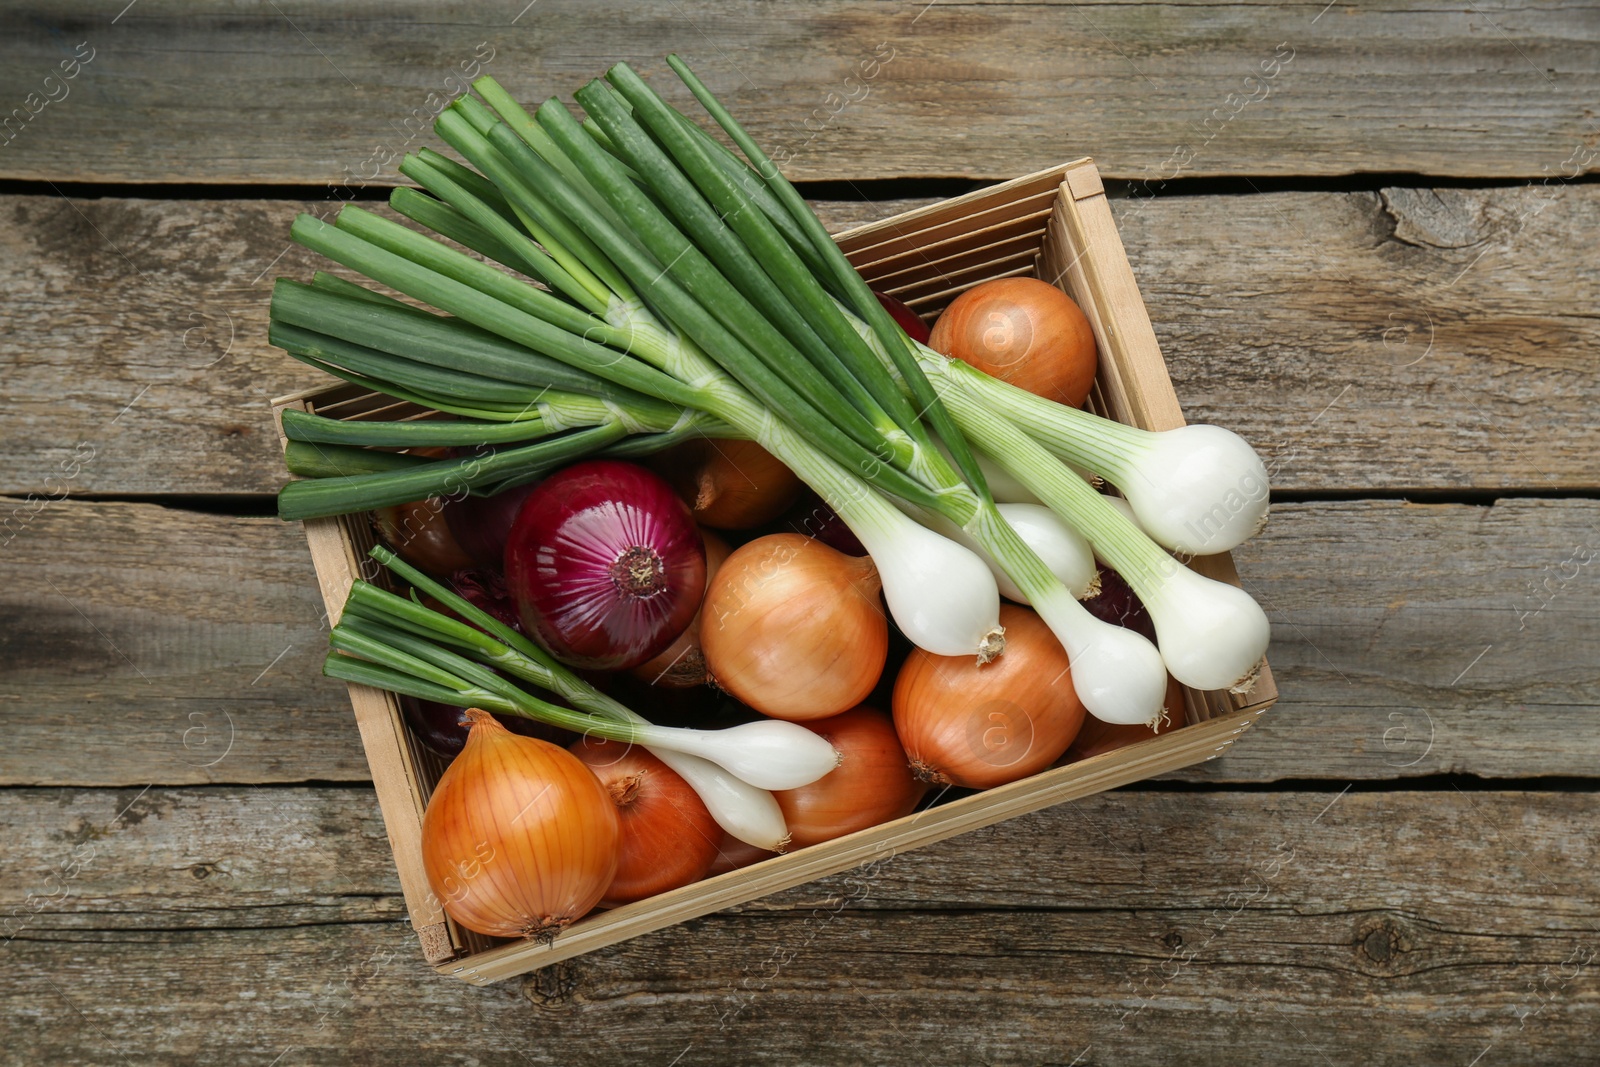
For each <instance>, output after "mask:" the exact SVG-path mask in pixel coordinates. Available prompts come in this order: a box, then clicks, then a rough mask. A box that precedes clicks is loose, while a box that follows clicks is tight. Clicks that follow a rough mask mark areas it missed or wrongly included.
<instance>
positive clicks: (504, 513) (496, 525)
mask: <svg viewBox="0 0 1600 1067" xmlns="http://www.w3.org/2000/svg"><path fill="white" fill-rule="evenodd" d="M531 492H533V486H531V485H519V486H517V487H516V488H515V489H507V490H506V491H505V492H503V493H496V494H495V495H494V496H464V497H462V498H461V499H459V500H452V501H451V502H450V506H449V507H447V508H445V509H444V518H445V522H446V523H447V524H448V525H449V527H450V532H451V533H452V534H453V535H454V536H455V539H456V544H458V545H460V546H461V550H462V551H463V552H465V553H466V554H467V555H469V556H471V557H472V561H473V562H474V563H476V564H477V565H478V566H480V567H500V566H501V565H502V564H503V563H504V562H505V556H506V539H507V538H509V537H510V536H511V524H512V523H513V522H515V521H516V519H517V513H518V512H520V511H521V510H522V503H523V501H525V500H527V499H528V494H529V493H531Z"/></svg>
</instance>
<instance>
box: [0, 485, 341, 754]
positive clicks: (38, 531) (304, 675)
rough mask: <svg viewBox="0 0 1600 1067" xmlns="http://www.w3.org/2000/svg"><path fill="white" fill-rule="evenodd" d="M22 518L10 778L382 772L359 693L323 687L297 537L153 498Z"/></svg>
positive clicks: (12, 641) (8, 646)
mask: <svg viewBox="0 0 1600 1067" xmlns="http://www.w3.org/2000/svg"><path fill="white" fill-rule="evenodd" d="M13 503H15V502H13V501H8V502H7V505H8V506H10V505H11V504H13ZM21 510H22V516H21V517H20V518H14V519H13V522H12V525H11V527H10V528H8V530H7V534H8V535H9V534H11V533H15V534H16V537H15V539H14V540H11V541H10V543H9V544H7V545H5V547H4V548H3V549H0V574H3V575H4V587H3V590H0V600H3V602H4V604H5V608H4V611H3V613H0V615H3V621H0V649H3V660H4V664H5V666H4V673H3V676H0V677H3V681H0V690H3V692H4V696H5V704H6V721H7V726H8V731H7V733H8V739H7V744H6V745H5V746H4V749H3V754H0V765H3V766H4V768H5V769H4V771H3V772H0V780H4V781H8V782H16V781H27V782H43V783H55V782H61V781H85V780H88V781H102V780H109V781H112V782H115V783H118V784H129V785H144V784H146V783H150V782H189V783H204V782H210V781H218V780H221V781H229V780H232V781H247V782H262V781H265V782H271V781H285V780H288V781H307V780H318V779H329V780H343V779H354V780H364V779H365V778H366V777H367V763H366V759H365V757H364V756H363V755H362V752H361V746H360V743H359V741H358V739H357V737H356V729H355V721H354V719H353V717H352V715H351V711H350V703H349V699H348V697H347V696H346V694H345V687H344V685H343V684H342V683H338V682H333V681H330V680H327V679H324V678H322V677H321V670H322V659H323V657H324V656H325V655H326V654H327V631H326V628H325V621H324V618H323V609H322V602H321V599H320V597H319V596H318V594H317V585H316V575H315V574H314V573H313V571H312V568H311V560H310V557H309V556H308V555H307V553H306V547H305V539H304V537H303V536H302V535H301V533H300V529H299V527H298V526H287V525H284V524H282V523H279V522H278V521H277V520H275V519H234V518H228V517H224V516H214V515H199V514H194V513H189V512H184V511H178V510H173V509H168V508H164V507H158V506H155V505H149V504H88V503H79V502H76V501H65V502H59V503H53V504H46V505H45V506H43V507H41V508H39V509H38V510H37V511H28V510H26V506H23V508H22V509H21ZM15 514H16V513H15V512H14V513H13V515H14V516H15Z"/></svg>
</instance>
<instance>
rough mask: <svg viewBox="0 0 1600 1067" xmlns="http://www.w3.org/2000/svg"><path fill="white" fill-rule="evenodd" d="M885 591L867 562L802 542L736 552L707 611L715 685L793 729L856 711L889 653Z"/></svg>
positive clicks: (783, 540)
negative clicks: (881, 597)
mask: <svg viewBox="0 0 1600 1067" xmlns="http://www.w3.org/2000/svg"><path fill="white" fill-rule="evenodd" d="M880 588H881V584H880V582H879V580H878V572H877V570H876V568H875V567H874V566H873V561H872V560H871V559H868V558H865V557H862V558H856V557H852V556H846V555H845V554H844V553H842V552H836V551H835V550H833V549H831V548H829V547H828V546H827V545H824V544H822V543H821V542H819V541H813V540H812V539H811V538H809V537H802V536H801V535H799V534H769V535H768V536H766V537H759V538H757V539H756V540H754V541H751V542H750V543H749V544H746V545H744V546H743V547H741V548H738V549H736V550H735V551H734V553H733V555H731V556H729V557H728V559H727V561H726V562H725V563H723V565H722V568H721V569H720V570H718V572H717V574H716V577H715V578H713V579H712V581H711V587H710V589H708V590H707V592H706V601H705V606H704V609H703V610H702V612H701V618H700V645H701V647H702V648H703V649H704V650H705V655H706V664H707V666H708V667H709V668H710V671H711V677H712V681H713V682H714V683H715V684H716V685H717V686H719V687H720V688H722V689H723V690H725V691H727V692H728V693H731V694H732V695H733V696H734V697H736V698H738V699H739V700H741V701H743V702H744V703H745V704H748V705H749V706H750V707H752V708H754V709H756V710H757V711H759V712H761V713H762V714H764V715H770V716H772V717H773V718H778V719H788V720H790V721H792V722H802V721H805V720H809V719H823V718H827V717H828V716H830V715H837V714H839V713H840V712H843V711H847V710H849V709H850V708H853V707H855V706H856V705H857V704H859V703H861V701H863V700H865V699H866V697H867V694H869V693H871V692H872V689H873V687H874V686H875V685H877V683H878V679H879V678H880V677H881V676H882V675H883V667H884V663H885V661H886V660H887V658H888V654H889V623H888V619H887V618H886V617H885V615H884V612H883V607H882V606H881V604H880V602H879V596H878V594H879V590H880Z"/></svg>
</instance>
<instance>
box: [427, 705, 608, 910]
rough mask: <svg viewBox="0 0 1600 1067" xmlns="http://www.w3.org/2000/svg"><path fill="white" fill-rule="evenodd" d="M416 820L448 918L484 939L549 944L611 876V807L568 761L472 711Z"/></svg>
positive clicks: (588, 776) (588, 775) (589, 775)
mask: <svg viewBox="0 0 1600 1067" xmlns="http://www.w3.org/2000/svg"><path fill="white" fill-rule="evenodd" d="M468 715H469V716H471V717H472V720H473V726H472V733H471V734H470V735H469V736H468V737H467V746H466V748H464V749H463V750H462V752H461V755H459V756H457V757H456V759H455V762H453V763H451V764H450V766H449V767H448V768H447V769H446V770H445V772H444V775H443V777H441V778H440V779H439V784H438V785H437V786H435V787H434V790H433V796H432V797H431V798H430V799H429V801H428V810H427V811H426V813H424V815H423V819H422V864H423V868H424V870H425V871H426V872H427V875H428V884H429V886H430V887H431V888H432V889H433V892H434V895H435V896H436V897H437V898H438V899H439V901H440V903H441V904H442V905H443V907H444V910H445V911H446V912H447V913H448V914H449V915H450V917H451V918H452V919H454V920H455V921H456V922H458V923H460V924H461V925H462V926H465V927H466V928H467V929H469V930H473V931H476V932H477V933H480V934H485V935H488V936H490V937H529V938H540V939H548V938H551V937H554V936H555V935H556V934H557V933H558V932H559V931H560V930H562V929H563V928H564V927H566V926H567V925H568V924H570V923H572V922H574V921H575V920H577V919H579V918H581V917H582V916H583V915H584V914H585V913H587V912H588V911H589V910H590V909H591V908H593V907H594V906H595V905H596V904H598V903H599V902H600V898H601V897H602V896H603V895H604V894H605V891H606V889H607V887H609V886H610V885H611V879H612V877H613V876H614V875H615V874H616V871H617V857H618V847H619V844H620V841H621V827H620V820H619V819H618V818H617V809H616V805H615V804H613V803H612V801H611V797H610V796H609V795H608V794H607V793H606V791H605V789H604V788H603V787H602V786H601V785H600V781H599V779H597V778H596V777H595V776H594V774H593V772H591V771H590V770H589V768H588V767H586V766H584V765H583V763H582V762H581V761H580V760H579V759H578V758H577V757H576V756H574V755H572V753H570V752H568V751H567V750H566V749H563V748H559V747H557V746H555V745H552V744H549V743H548V742H545V741H539V740H535V739H534V738H531V737H518V736H517V735H516V734H513V733H511V732H509V731H508V730H506V728H505V727H503V726H501V725H500V724H499V723H498V722H496V721H495V719H494V717H493V716H491V715H489V714H488V713H487V712H484V711H480V710H478V709H476V708H474V709H471V710H470V711H469V712H468Z"/></svg>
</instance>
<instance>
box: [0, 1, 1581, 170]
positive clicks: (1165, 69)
mask: <svg viewBox="0 0 1600 1067" xmlns="http://www.w3.org/2000/svg"><path fill="white" fill-rule="evenodd" d="M1596 30H1597V28H1596V24H1595V21H1594V19H1593V17H1592V13H1590V12H1589V11H1588V10H1586V9H1585V8H1583V7H1581V6H1576V7H1575V6H1572V5H1560V4H1555V3H1550V2H1548V0H1500V2H1497V3H1495V4H1493V5H1491V6H1488V7H1484V6H1481V5H1467V6H1465V7H1461V8H1455V9H1451V10H1447V11H1446V10H1440V9H1438V8H1437V7H1433V6H1429V5H1427V4H1423V3H1420V2H1418V0H1385V2H1382V3H1377V4H1365V3H1363V4H1342V5H1339V6H1337V7H1335V8H1333V9H1326V8H1324V7H1323V6H1322V5H1320V4H1319V5H1304V4H1276V3H1253V2H1246V0H1236V2H1233V3H1214V4H1203V3H1183V4H1171V5H1163V6H1162V7H1161V8H1160V9H1159V11H1155V12H1152V11H1151V10H1149V9H1146V8H1143V7H1141V6H1140V5H1130V4H1123V3H1117V2H1114V0H1097V2H1094V3H1087V4H1077V3H1071V2H1067V0H1055V2H1046V3H1027V4H1017V3H971V2H968V3H939V4H937V5H928V6H922V5H916V4H904V5H898V4H897V5H884V4H870V3H863V2H850V0H824V2H819V3H812V4H805V5H798V6H795V5H790V6H785V7H782V8H775V7H773V6H771V5H767V4H758V3H753V2H749V0H741V2H738V3H731V4H716V3H711V2H709V0H685V2H683V3H675V4H673V5H669V6H666V7H656V6H653V5H643V6H641V5H635V4H628V3H624V2H621V0H605V2H602V3H593V2H590V3H582V2H580V0H544V2H541V3H539V4H538V5H537V6H536V7H534V8H531V9H529V8H527V7H525V6H524V4H523V3H521V2H518V0H511V2H508V3H505V4H496V5H492V6H484V5H476V4H468V3H465V2H462V0H455V2H449V3H427V4H423V3H421V2H418V0H409V2H405V3H390V2H384V3H379V2H377V0H362V2H359V3H351V4H343V5H340V7H339V8H338V10H337V12H336V13H335V12H334V11H331V10H323V9H320V8H319V7H317V6H316V5H311V4H305V3H300V4H290V5H274V4H270V3H267V4H248V5H245V6H243V7H241V8H238V9H229V10H227V11H225V12H224V11H217V12H201V11H195V10H193V9H192V8H191V7H189V6H188V5H183V4H179V3H177V2H175V0H141V2H140V3H139V4H138V5H137V6H136V7H135V8H133V9H132V10H129V11H126V12H120V13H119V12H111V13H108V12H107V11H106V10H105V8H104V6H97V5H91V4H88V3H84V2H82V0H74V2H71V3H63V4H54V5H51V6H50V7H49V8H48V9H46V10H37V11H36V10H34V9H32V8H18V9H14V10H13V11H11V12H10V13H8V14H6V15H5V16H4V17H3V18H0V42H4V45H3V49H0V71H4V72H5V73H4V75H3V76H0V90H3V92H0V100H4V102H5V103H4V106H5V107H6V108H7V109H13V108H14V109H16V110H14V111H12V112H11V118H12V126H11V127H9V129H8V135H9V136H10V137H12V138H13V139H12V140H11V141H10V143H9V145H8V147H7V151H6V153H5V157H4V160H3V163H0V167H3V170H4V173H5V175H6V176H9V177H17V178H30V179H37V180H52V181H61V180H63V179H69V180H89V181H135V182H138V181H178V182H193V181H205V182H246V183H260V182H304V183H315V184H322V183H325V182H341V181H352V180H361V179H373V178H375V179H377V180H380V181H385V180H392V178H393V176H394V164H395V161H396V160H397V159H398V157H399V156H400V155H401V154H403V153H404V152H405V151H406V150H407V149H408V148H412V147H414V146H415V145H416V144H418V143H420V142H421V141H422V139H423V137H425V136H426V135H427V134H426V128H427V126H428V125H429V124H430V122H431V120H432V117H433V115H434V114H436V113H437V111H438V110H439V109H440V108H441V107H443V106H444V104H445V103H446V102H447V101H448V100H449V99H450V98H451V97H452V96H453V95H455V94H458V93H460V92H461V91H462V89H463V87H464V82H465V81H466V79H467V77H470V76H472V75H474V74H476V73H478V72H480V71H486V72H488V73H491V74H493V75H494V76H495V77H497V78H500V79H502V80H503V81H504V82H505V83H506V85H507V86H508V87H509V88H510V89H511V90H512V91H513V92H514V93H516V94H517V95H518V96H519V97H521V98H523V99H525V100H539V99H542V98H544V97H545V96H547V95H549V94H550V93H552V92H559V93H562V94H570V92H571V91H572V90H573V89H575V88H576V87H577V86H579V85H580V84H582V83H583V82H584V81H587V80H588V79H589V78H592V77H595V76H597V75H599V74H601V73H602V71H603V70H604V68H605V66H606V65H607V64H608V63H610V62H613V61H615V60H617V59H622V58H625V59H627V60H629V61H630V62H632V63H634V64H636V65H637V66H638V68H639V69H640V70H641V71H642V72H643V73H645V74H646V75H649V76H652V77H654V79H655V81H656V82H657V84H658V85H660V86H661V87H662V89H663V91H664V92H666V93H667V94H668V95H669V97H671V98H672V99H674V100H675V101H677V102H679V103H685V104H686V103H687V100H688V94H687V93H686V92H683V91H681V90H679V91H674V86H673V84H672V83H671V81H670V78H669V76H667V75H666V74H665V65H664V63H663V62H662V58H661V57H662V56H663V55H664V54H665V53H667V52H669V51H676V52H679V53H681V54H683V55H684V56H685V57H686V58H687V59H688V60H689V61H690V62H691V63H692V64H693V65H694V66H695V67H696V68H697V69H698V70H699V71H700V72H701V73H702V75H703V76H704V77H705V79H706V80H707V82H708V83H709V84H710V85H711V87H712V88H713V89H714V90H715V91H717V92H718V93H720V94H722V95H723V97H724V99H725V100H726V102H727V103H728V104H729V105H730V106H731V107H732V108H733V110H734V112H735V113H736V114H737V115H738V116H739V117H740V118H741V120H742V121H744V122H745V123H746V124H747V125H748V126H749V128H750V129H751V130H752V132H753V133H754V134H755V135H756V136H757V138H759V139H760V140H761V141H762V142H763V143H764V144H765V145H766V146H767V147H768V150H769V151H771V152H773V153H775V154H778V158H780V159H783V160H785V163H786V169H787V170H788V171H789V173H790V174H791V175H792V176H795V177H799V178H838V177H848V178H858V179H859V178H877V177H896V176H907V175H913V176H917V175H961V176H977V177H1009V176H1012V175H1016V174H1025V173H1028V172H1030V171H1034V170H1038V169H1041V168H1042V167H1045V166H1048V165H1050V164H1052V163H1056V162H1059V161H1061V160H1062V159H1064V158H1066V157H1067V156H1068V155H1069V154H1070V155H1082V154H1092V155H1094V156H1096V157H1098V158H1099V159H1100V160H1101V163H1102V168H1103V169H1104V170H1105V172H1106V173H1107V174H1108V175H1110V176H1112V177H1126V178H1135V179H1151V180H1156V181H1160V180H1165V179H1168V178H1170V177H1172V176H1173V175H1175V174H1182V175H1184V176H1191V175H1217V174H1223V175H1235V174H1348V173H1354V172H1370V171H1376V172H1390V173H1394V172H1411V173H1432V174H1448V175H1468V176H1480V175H1494V176H1521V177H1535V178H1537V177H1542V176H1543V175H1544V174H1546V173H1549V172H1551V171H1557V170H1559V169H1561V168H1562V165H1563V161H1566V160H1569V159H1577V160H1581V161H1582V163H1581V166H1589V167H1592V166H1593V160H1594V158H1595V157H1594V153H1593V151H1592V148H1591V146H1592V144H1593V142H1592V140H1590V137H1591V135H1592V133H1593V119H1592V116H1591V115H1590V113H1589V111H1588V107H1589V104H1590V102H1591V101H1592V100H1593V99H1594V98H1595V97H1596V95H1597V94H1600V73H1597V71H1596V66H1595V39H1596V36H1597V32H1596ZM79 42H82V45H81V46H80V45H79ZM75 54H76V55H77V56H79V57H81V58H85V59H86V62H82V63H80V64H79V65H78V66H77V67H75V68H68V69H69V70H70V71H72V72H73V73H74V74H75V77H74V78H72V79H68V80H65V81H62V80H60V73H59V69H58V68H59V67H60V64H61V63H62V62H63V61H68V62H71V61H72V60H73V57H74V55H75ZM463 75H465V76H466V77H464V76H463ZM46 78H52V79H53V80H52V81H49V82H46V81H45V79H46ZM30 94H33V95H31V96H30ZM47 97H54V98H55V102H50V101H49V100H47ZM130 115H138V116H139V121H138V122H137V123H130V122H129V121H128V117H129V116H130ZM1397 115H1398V116H1404V119H1403V121H1399V120H1397V119H1396V116H1397ZM12 131H14V132H12ZM197 148H201V149H203V150H198V151H197V150H195V149H197ZM1585 149H1590V150H1589V151H1588V154H1587V155H1586V156H1585V155H1582V154H1581V153H1583V152H1584V151H1585ZM1575 150H1576V151H1578V152H1579V153H1580V155H1579V156H1577V157H1574V156H1573V153H1574V151H1575ZM1568 165H1572V164H1568ZM1546 167H1548V170H1547V169H1545V168H1546Z"/></svg>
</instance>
